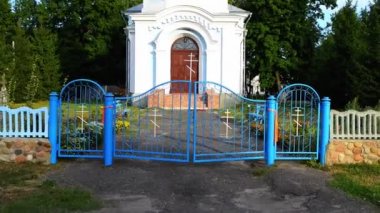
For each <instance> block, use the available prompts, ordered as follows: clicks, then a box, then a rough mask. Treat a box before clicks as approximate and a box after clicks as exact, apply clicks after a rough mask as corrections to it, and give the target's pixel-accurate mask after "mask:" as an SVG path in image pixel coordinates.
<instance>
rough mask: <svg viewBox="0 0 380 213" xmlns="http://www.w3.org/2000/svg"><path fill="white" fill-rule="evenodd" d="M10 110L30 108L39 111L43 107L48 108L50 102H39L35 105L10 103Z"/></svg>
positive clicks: (34, 103)
mask: <svg viewBox="0 0 380 213" xmlns="http://www.w3.org/2000/svg"><path fill="white" fill-rule="evenodd" d="M8 106H9V108H11V109H16V108H20V107H30V108H32V109H38V108H41V107H48V106H49V101H37V102H33V103H8Z"/></svg>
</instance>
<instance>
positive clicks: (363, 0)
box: [319, 0, 373, 27]
mask: <svg viewBox="0 0 380 213" xmlns="http://www.w3.org/2000/svg"><path fill="white" fill-rule="evenodd" d="M346 1H347V0H338V1H337V4H338V6H337V7H336V8H335V9H334V10H326V9H324V11H325V20H320V21H319V25H320V26H321V27H325V26H326V24H327V23H330V22H331V16H333V14H335V13H336V12H337V11H338V10H339V9H341V8H342V7H343V6H344V5H345V4H346ZM352 2H353V4H355V3H356V4H357V12H360V11H361V10H362V9H365V8H366V7H368V5H369V4H370V3H373V1H372V0H353V1H352Z"/></svg>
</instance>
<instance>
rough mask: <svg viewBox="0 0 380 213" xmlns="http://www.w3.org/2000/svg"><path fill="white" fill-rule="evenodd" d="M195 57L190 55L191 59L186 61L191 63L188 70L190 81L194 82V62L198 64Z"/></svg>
mask: <svg viewBox="0 0 380 213" xmlns="http://www.w3.org/2000/svg"><path fill="white" fill-rule="evenodd" d="M194 57H195V55H194V54H193V53H190V55H189V58H190V59H185V61H186V62H190V66H189V65H186V67H187V69H189V74H190V81H192V80H193V78H192V74H193V73H194V74H195V70H194V68H193V62H198V60H197V59H194Z"/></svg>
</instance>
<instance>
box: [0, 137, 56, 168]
mask: <svg viewBox="0 0 380 213" xmlns="http://www.w3.org/2000/svg"><path fill="white" fill-rule="evenodd" d="M50 151H51V148H50V143H49V140H47V139H42V138H0V161H5V162H15V163H25V162H32V163H42V164H50Z"/></svg>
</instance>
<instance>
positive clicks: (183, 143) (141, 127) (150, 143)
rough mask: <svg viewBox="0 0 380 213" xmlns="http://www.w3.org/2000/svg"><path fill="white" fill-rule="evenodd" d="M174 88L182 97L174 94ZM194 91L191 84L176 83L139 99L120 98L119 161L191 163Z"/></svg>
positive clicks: (117, 105) (117, 112)
mask: <svg viewBox="0 0 380 213" xmlns="http://www.w3.org/2000/svg"><path fill="white" fill-rule="evenodd" d="M173 86H174V87H176V88H178V93H170V88H171V87H173ZM190 88H191V83H190V81H172V82H168V83H164V84H161V85H158V86H157V87H155V88H153V89H151V90H149V91H148V92H146V93H144V94H141V95H138V96H133V97H120V98H116V103H115V123H116V125H115V126H116V128H115V143H114V155H115V157H118V158H131V159H142V160H161V161H171V162H189V161H190V121H191V111H190V108H191V106H192V102H191V100H192V99H191V94H189V93H188V91H191V89H190Z"/></svg>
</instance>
